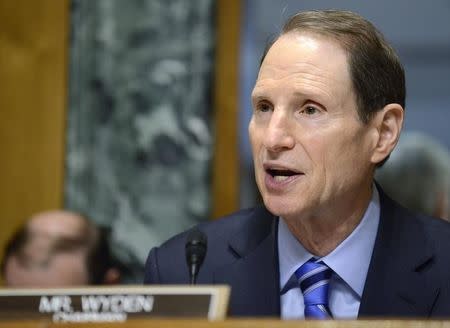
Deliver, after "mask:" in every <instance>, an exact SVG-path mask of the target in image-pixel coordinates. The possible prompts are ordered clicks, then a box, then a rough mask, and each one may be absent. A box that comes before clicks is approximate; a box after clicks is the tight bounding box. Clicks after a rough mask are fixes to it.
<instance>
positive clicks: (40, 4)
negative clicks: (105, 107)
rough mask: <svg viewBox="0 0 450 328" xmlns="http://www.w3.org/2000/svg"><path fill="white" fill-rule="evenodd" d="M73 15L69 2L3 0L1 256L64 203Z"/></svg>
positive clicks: (0, 17) (0, 35) (0, 8)
mask: <svg viewBox="0 0 450 328" xmlns="http://www.w3.org/2000/svg"><path fill="white" fill-rule="evenodd" d="M68 18H69V2H68V1H67V0H58V1H55V0H39V1H27V0H17V1H15V0H14V1H11V0H0V152H1V157H0V252H1V250H2V249H3V246H4V244H5V242H6V239H8V238H9V237H10V236H11V234H12V233H13V232H14V231H15V230H16V229H17V227H18V226H19V225H20V224H21V223H22V222H23V221H24V220H25V219H26V218H27V217H29V216H30V215H31V214H33V213H35V212H37V211H41V210H44V209H48V208H59V207H61V206H62V205H63V175H64V172H63V171H64V165H63V163H64V157H65V154H64V149H65V136H64V131H65V117H66V104H67V82H66V76H67V64H68V61H67V53H68V31H69V26H68Z"/></svg>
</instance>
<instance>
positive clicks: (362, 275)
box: [278, 186, 380, 297]
mask: <svg viewBox="0 0 450 328" xmlns="http://www.w3.org/2000/svg"><path fill="white" fill-rule="evenodd" d="M372 190H373V193H372V198H371V200H370V202H369V206H368V207H367V209H366V211H365V213H364V216H363V218H362V220H361V222H360V223H359V224H358V226H357V227H356V228H355V230H353V232H352V233H351V234H350V235H349V236H348V237H347V238H346V239H345V240H344V241H342V242H341V243H340V244H339V245H338V246H337V247H336V248H335V249H334V250H333V251H332V252H331V253H330V254H328V255H327V256H324V257H323V258H321V260H322V261H323V262H324V263H325V264H327V265H328V266H329V267H330V268H331V269H332V270H333V271H334V272H335V273H336V274H337V275H338V276H339V277H340V278H341V279H342V280H343V281H344V282H345V283H347V284H348V285H349V286H350V287H351V288H352V289H353V291H354V292H356V293H357V294H358V295H359V297H361V296H362V292H363V289H364V283H365V281H366V276H367V271H368V269H369V264H370V259H371V257H372V251H373V246H374V244H375V237H376V234H377V230H378V223H379V221H380V200H379V194H378V190H377V188H376V187H375V186H374V187H373V188H372ZM278 222H279V223H278V258H279V263H280V286H281V291H282V293H284V292H286V291H287V290H289V289H290V288H292V287H293V286H292V285H291V284H292V282H293V279H292V277H293V274H294V272H295V270H296V269H297V268H299V267H300V266H301V265H303V264H304V263H305V262H306V261H308V260H309V259H310V258H311V257H313V255H312V254H311V253H309V252H308V251H307V250H306V249H305V248H304V247H303V245H302V244H300V243H299V242H298V241H297V239H296V238H295V237H294V235H293V234H292V233H291V231H290V230H289V228H288V227H287V225H286V223H285V222H284V220H283V219H282V218H280V220H279V221H278ZM349 259H351V264H350V265H349Z"/></svg>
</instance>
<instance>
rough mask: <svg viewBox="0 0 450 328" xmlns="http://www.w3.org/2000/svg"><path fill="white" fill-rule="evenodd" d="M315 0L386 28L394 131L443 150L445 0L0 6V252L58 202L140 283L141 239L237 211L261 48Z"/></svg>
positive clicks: (449, 50)
mask: <svg viewBox="0 0 450 328" xmlns="http://www.w3.org/2000/svg"><path fill="white" fill-rule="evenodd" d="M329 7H339V8H345V9H350V10H353V11H356V12H359V13H361V14H362V15H363V16H365V17H367V18H368V19H370V20H371V21H372V22H374V24H375V25H376V26H378V27H379V28H380V29H381V31H382V32H384V33H385V34H386V36H387V38H388V40H390V41H391V42H392V43H393V44H394V46H395V47H396V49H397V50H398V52H399V54H400V57H401V59H402V61H403V63H404V65H405V68H406V74H407V85H408V97H407V111H406V123H405V129H406V130H419V131H423V132H425V133H427V134H430V135H432V136H434V137H436V138H437V139H439V140H440V141H441V142H442V143H444V144H445V145H446V146H447V147H448V148H449V147H450V131H449V129H448V128H447V126H448V123H449V121H450V120H449V117H450V115H449V110H450V92H449V91H450V90H449V85H450V81H449V80H450V19H449V18H450V4H449V2H448V1H446V0H434V1H433V2H424V1H420V0H413V1H408V0H398V1H395V2H392V1H387V0H383V1H377V2H368V1H364V2H363V1H356V0H354V1H339V3H336V2H335V1H330V0H328V1H325V0H315V1H310V0H302V1H300V0H279V1H271V0H242V1H238V0H233V1H229V0H216V1H214V0H201V1H184V0H131V1H120V0H96V1H89V0H72V1H70V0H35V1H27V0H0V151H1V160H0V181H1V184H0V202H1V206H0V246H3V245H4V243H5V241H6V239H7V238H9V237H10V236H11V234H12V232H13V231H14V230H15V229H16V228H17V227H18V226H19V225H20V224H21V222H23V221H24V220H25V219H27V218H28V217H29V216H30V215H31V214H32V213H35V212H37V211H41V210H45V209H50V208H63V207H66V208H71V209H74V210H77V211H81V212H83V213H85V214H87V215H88V216H89V217H91V218H92V219H93V220H95V221H96V222H97V223H99V224H101V225H105V226H108V227H110V228H111V231H112V234H111V243H112V250H113V251H114V252H115V255H116V256H117V257H118V258H120V260H121V261H123V262H124V263H125V264H126V265H127V266H128V267H129V268H130V269H132V270H131V271H132V274H131V275H130V277H128V281H129V282H140V275H141V274H142V271H141V270H142V266H143V261H144V260H145V256H146V254H147V252H148V250H149V249H150V247H152V246H154V245H157V244H159V243H160V242H161V241H163V240H164V239H166V238H168V237H169V236H170V235H172V234H174V233H176V232H178V231H181V230H183V229H185V228H187V227H189V226H190V225H192V224H194V223H196V222H200V221H204V220H207V219H209V218H216V217H218V216H220V215H223V214H225V213H229V212H231V211H233V210H235V209H237V208H239V207H247V206H251V205H253V204H254V203H255V202H257V198H258V195H257V192H256V189H255V185H254V182H253V172H252V168H251V165H252V163H251V158H250V150H249V145H248V139H247V124H248V121H249V117H250V113H251V108H250V92H251V89H252V87H253V84H254V80H255V78H256V74H257V69H258V65H259V59H260V56H261V52H262V49H263V48H264V46H265V44H266V42H267V41H268V40H269V39H270V38H271V37H273V36H275V35H276V34H277V33H278V31H279V29H280V28H281V26H282V24H283V22H284V20H285V19H286V18H287V17H289V15H291V14H292V13H294V12H296V11H298V10H301V9H313V8H329ZM2 248H3V247H2Z"/></svg>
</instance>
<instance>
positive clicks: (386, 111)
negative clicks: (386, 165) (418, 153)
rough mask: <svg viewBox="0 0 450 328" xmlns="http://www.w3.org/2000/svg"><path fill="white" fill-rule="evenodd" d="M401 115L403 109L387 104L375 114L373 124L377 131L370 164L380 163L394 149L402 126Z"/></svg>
mask: <svg viewBox="0 0 450 328" xmlns="http://www.w3.org/2000/svg"><path fill="white" fill-rule="evenodd" d="M403 113H404V110H403V107H402V106H400V105H399V104H388V105H386V106H384V108H383V109H382V110H380V111H378V112H377V113H376V114H375V117H374V118H373V123H374V124H375V128H376V130H377V139H376V145H375V148H374V151H373V153H372V158H371V161H372V163H374V164H377V163H380V162H381V161H383V160H384V159H385V158H386V157H387V156H389V154H390V153H391V151H392V150H393V149H394V147H395V145H396V144H397V141H398V139H399V138H400V131H401V130H402V126H403V115H404V114H403Z"/></svg>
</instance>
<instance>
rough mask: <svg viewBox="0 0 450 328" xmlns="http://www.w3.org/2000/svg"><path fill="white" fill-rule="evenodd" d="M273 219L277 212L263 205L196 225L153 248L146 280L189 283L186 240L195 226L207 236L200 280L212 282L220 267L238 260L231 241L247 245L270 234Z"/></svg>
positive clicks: (146, 268) (146, 266)
mask: <svg viewBox="0 0 450 328" xmlns="http://www.w3.org/2000/svg"><path fill="white" fill-rule="evenodd" d="M272 221H273V216H272V215H271V214H270V213H269V212H268V211H267V210H266V209H265V208H264V207H262V206H259V207H255V208H251V209H245V210H241V211H238V212H235V213H232V214H230V215H227V216H225V217H222V218H220V219H217V220H214V221H209V222H205V223H201V224H199V225H196V226H194V227H193V228H192V229H190V230H187V231H185V232H182V233H180V234H178V235H176V236H174V237H172V238H170V239H169V240H167V241H166V242H164V243H163V244H162V245H161V246H159V247H156V248H153V249H152V250H151V251H150V253H149V256H148V258H147V262H146V265H145V283H158V284H161V283H173V284H179V283H187V281H186V279H187V277H188V273H187V269H186V268H187V266H186V259H185V244H186V239H187V235H188V234H189V232H190V231H191V230H193V229H198V230H200V231H202V232H203V233H205V235H206V237H207V245H208V246H207V253H206V258H205V260H204V264H203V266H202V269H201V271H200V275H199V281H200V279H201V278H203V279H206V280H205V282H206V283H210V282H211V281H208V279H212V273H213V272H214V270H215V269H216V268H217V267H219V266H221V265H223V264H226V263H227V262H231V261H234V260H235V258H236V254H235V253H234V252H233V250H232V248H231V247H230V243H233V242H235V241H237V243H238V244H239V243H241V244H245V247H247V244H248V243H251V242H252V240H257V239H258V238H260V237H259V236H261V238H262V236H264V235H267V233H268V232H269V231H270V228H271V223H272Z"/></svg>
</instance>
